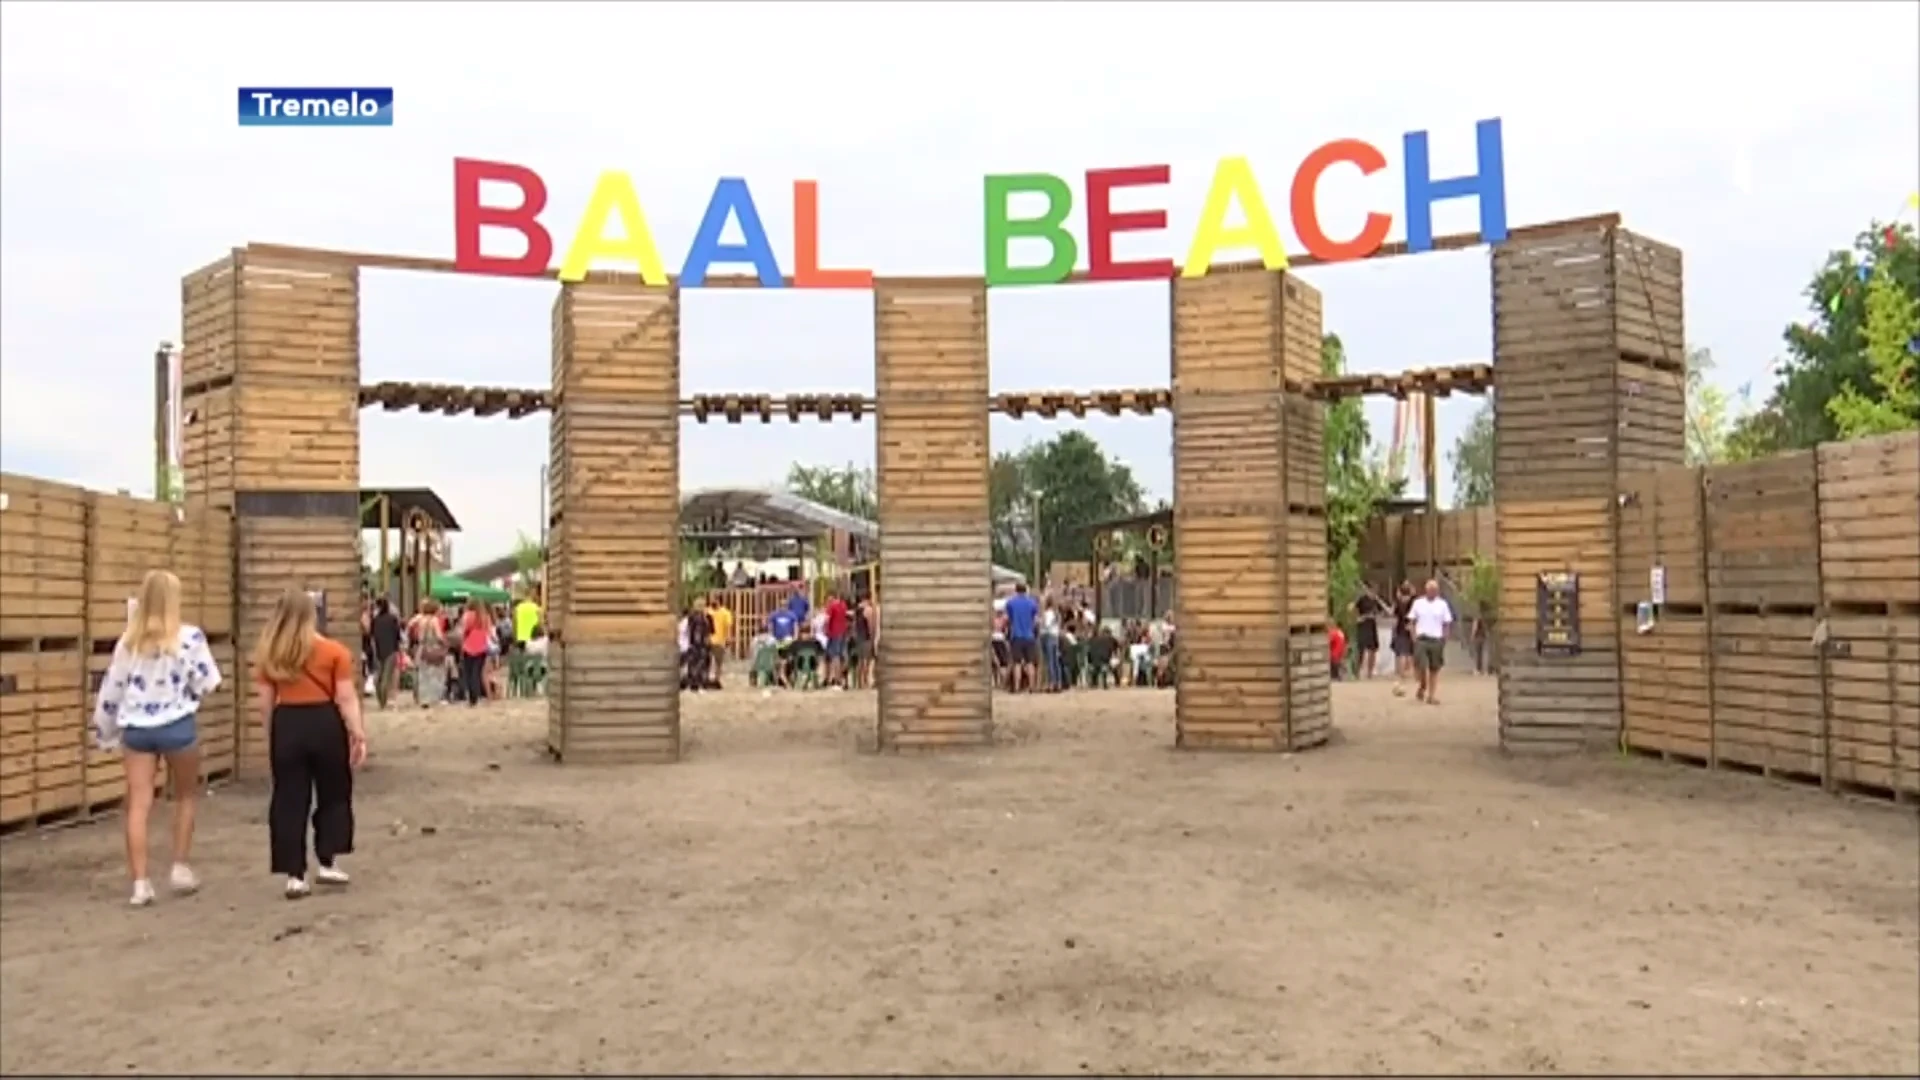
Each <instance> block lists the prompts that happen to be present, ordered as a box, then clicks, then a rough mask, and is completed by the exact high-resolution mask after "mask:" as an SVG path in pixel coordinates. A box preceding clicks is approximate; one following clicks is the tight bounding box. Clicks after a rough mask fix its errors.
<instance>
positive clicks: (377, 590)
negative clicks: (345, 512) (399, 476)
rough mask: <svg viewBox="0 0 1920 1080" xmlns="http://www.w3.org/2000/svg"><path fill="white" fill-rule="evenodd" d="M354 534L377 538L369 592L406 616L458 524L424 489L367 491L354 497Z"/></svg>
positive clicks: (414, 607)
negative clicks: (357, 528)
mask: <svg viewBox="0 0 1920 1080" xmlns="http://www.w3.org/2000/svg"><path fill="white" fill-rule="evenodd" d="M360 529H361V531H362V532H369V531H371V532H376V533H378V534H379V540H378V541H377V542H376V547H375V551H374V553H373V555H374V564H373V580H372V581H370V582H369V583H368V585H369V591H370V592H371V593H372V594H373V595H375V596H384V597H386V598H387V599H388V600H390V601H392V602H393V604H394V606H395V607H396V608H398V609H399V610H400V611H401V612H412V611H415V610H417V609H418V608H419V606H420V601H421V600H422V599H423V598H425V597H426V596H427V592H428V588H429V583H430V580H431V575H432V573H433V571H434V569H435V552H436V551H438V550H440V548H441V545H442V544H444V543H445V540H446V534H448V533H450V532H458V531H460V523H459V522H458V521H455V520H454V517H453V511H451V510H449V509H447V504H446V502H445V501H443V500H442V499H441V498H440V496H439V495H437V494H435V493H434V492H433V490H432V489H430V488H367V489H362V490H361V492H360Z"/></svg>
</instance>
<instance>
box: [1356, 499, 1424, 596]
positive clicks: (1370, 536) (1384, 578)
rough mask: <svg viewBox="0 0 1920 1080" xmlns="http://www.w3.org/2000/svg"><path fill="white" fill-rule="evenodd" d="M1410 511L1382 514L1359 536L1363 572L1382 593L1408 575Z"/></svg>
mask: <svg viewBox="0 0 1920 1080" xmlns="http://www.w3.org/2000/svg"><path fill="white" fill-rule="evenodd" d="M1412 516H1413V515H1410V514H1383V515H1381V516H1379V517H1376V518H1374V519H1372V520H1371V521H1368V522H1367V530H1366V532H1364V533H1362V534H1361V536H1360V567H1361V569H1360V576H1361V578H1362V580H1364V581H1366V583H1367V584H1369V585H1371V586H1373V591H1375V592H1377V593H1379V594H1380V595H1381V596H1382V597H1385V596H1386V595H1387V594H1389V593H1391V592H1392V591H1393V588H1394V586H1395V585H1397V584H1399V582H1400V579H1401V578H1402V577H1405V576H1406V543H1407V539H1406V526H1407V521H1408V519H1409V518H1410V517H1412Z"/></svg>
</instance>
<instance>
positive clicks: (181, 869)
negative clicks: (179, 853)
mask: <svg viewBox="0 0 1920 1080" xmlns="http://www.w3.org/2000/svg"><path fill="white" fill-rule="evenodd" d="M167 884H168V885H170V886H172V887H173V891H174V892H176V893H178V894H180V895H181V896H188V895H191V894H193V893H196V892H199V891H200V877H199V875H197V874H195V873H194V872H193V868H192V867H190V866H188V865H187V864H186V863H174V864H173V872H172V873H171V874H169V875H167Z"/></svg>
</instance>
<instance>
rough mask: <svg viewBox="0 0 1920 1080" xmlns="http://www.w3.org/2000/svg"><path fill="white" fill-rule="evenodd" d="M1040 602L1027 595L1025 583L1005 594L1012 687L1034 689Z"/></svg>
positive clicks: (1037, 662)
mask: <svg viewBox="0 0 1920 1080" xmlns="http://www.w3.org/2000/svg"><path fill="white" fill-rule="evenodd" d="M1039 622H1040V605H1039V604H1038V603H1037V602H1036V601H1035V600H1034V599H1033V597H1032V596H1030V595H1028V594H1027V587H1026V585H1025V584H1017V585H1015V586H1014V587H1013V595H1012V596H1009V597H1007V651H1008V653H1009V659H1011V660H1012V662H1013V678H1012V683H1013V689H1014V691H1015V692H1018V691H1019V690H1020V689H1021V688H1022V685H1021V684H1022V683H1024V684H1025V688H1026V689H1028V690H1031V689H1033V688H1034V676H1035V675H1036V674H1037V672H1038V668H1037V665H1038V664H1039V662H1040V643H1039V641H1038V640H1037V635H1036V633H1035V631H1036V630H1038V629H1039V625H1038V624H1039Z"/></svg>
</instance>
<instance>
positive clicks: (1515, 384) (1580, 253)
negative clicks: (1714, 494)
mask: <svg viewBox="0 0 1920 1080" xmlns="http://www.w3.org/2000/svg"><path fill="white" fill-rule="evenodd" d="M1681 288H1682V280H1681V271H1680V263H1679V253H1678V252H1677V251H1675V250H1674V249H1672V248H1669V247H1666V246H1665V245H1660V244H1656V243H1654V242H1652V241H1648V240H1645V239H1644V238H1641V237H1636V236H1634V235H1633V234H1631V233H1628V232H1627V231H1626V230H1623V229H1617V228H1616V229H1604V230H1596V231H1594V232H1590V233H1585V234H1579V235H1572V236H1558V237H1552V238H1546V239H1536V240H1518V241H1509V242H1507V243H1504V244H1500V245H1498V246H1496V247H1495V249H1494V252H1493V308H1494V367H1495V371H1496V373H1497V375H1496V377H1497V380H1498V386H1499V390H1498V397H1497V400H1496V407H1495V410H1494V443H1495V450H1494V486H1495V490H1496V491H1497V492H1498V495H1497V497H1496V500H1495V514H1496V525H1495V532H1496V541H1495V543H1496V548H1497V561H1498V562H1499V564H1500V567H1501V578H1502V590H1501V610H1500V616H1499V619H1498V620H1497V624H1496V627H1497V629H1496V634H1497V635H1498V641H1497V648H1498V649H1499V655H1500V660H1499V668H1500V735H1501V745H1502V746H1503V747H1505V748H1507V749H1509V750H1547V751H1561V750H1574V749H1580V748H1597V747H1607V746H1613V745H1615V744H1616V743H1617V741H1618V739H1619V732H1620V724H1621V684H1620V638H1619V618H1618V616H1617V614H1616V610H1617V607H1616V603H1617V602H1616V584H1617V571H1616V567H1615V556H1616V549H1615V521H1614V516H1615V496H1616V480H1617V472H1618V470H1619V469H1620V468H1621V467H1622V465H1623V463H1624V464H1626V465H1628V466H1631V467H1653V466H1658V465H1662V464H1669V463H1679V462H1680V461H1681V459H1682V457H1683V454H1684V438H1683V428H1682V426H1681V424H1680V423H1679V420H1680V418H1681V417H1680V411H1679V410H1677V409H1675V408H1673V407H1672V406H1673V399H1672V397H1671V395H1670V394H1669V393H1668V391H1669V390H1674V389H1677V388H1678V387H1679V383H1678V382H1677V381H1675V380H1674V379H1672V378H1669V377H1668V376H1670V375H1675V374H1677V373H1678V372H1679V371H1681V370H1682V369H1683V367H1684V358H1683V352H1682V350H1683V347H1684V342H1685V327H1684V324H1683V323H1682V321H1681ZM1545 571H1572V572H1575V573H1577V574H1579V576H1580V632H1581V639H1582V640H1581V652H1580V654H1579V655H1577V656H1571V657H1558V656H1543V655H1541V654H1540V653H1539V652H1538V650H1537V648H1536V642H1535V624H1536V604H1535V580H1536V576H1537V575H1538V574H1539V573H1541V572H1545Z"/></svg>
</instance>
